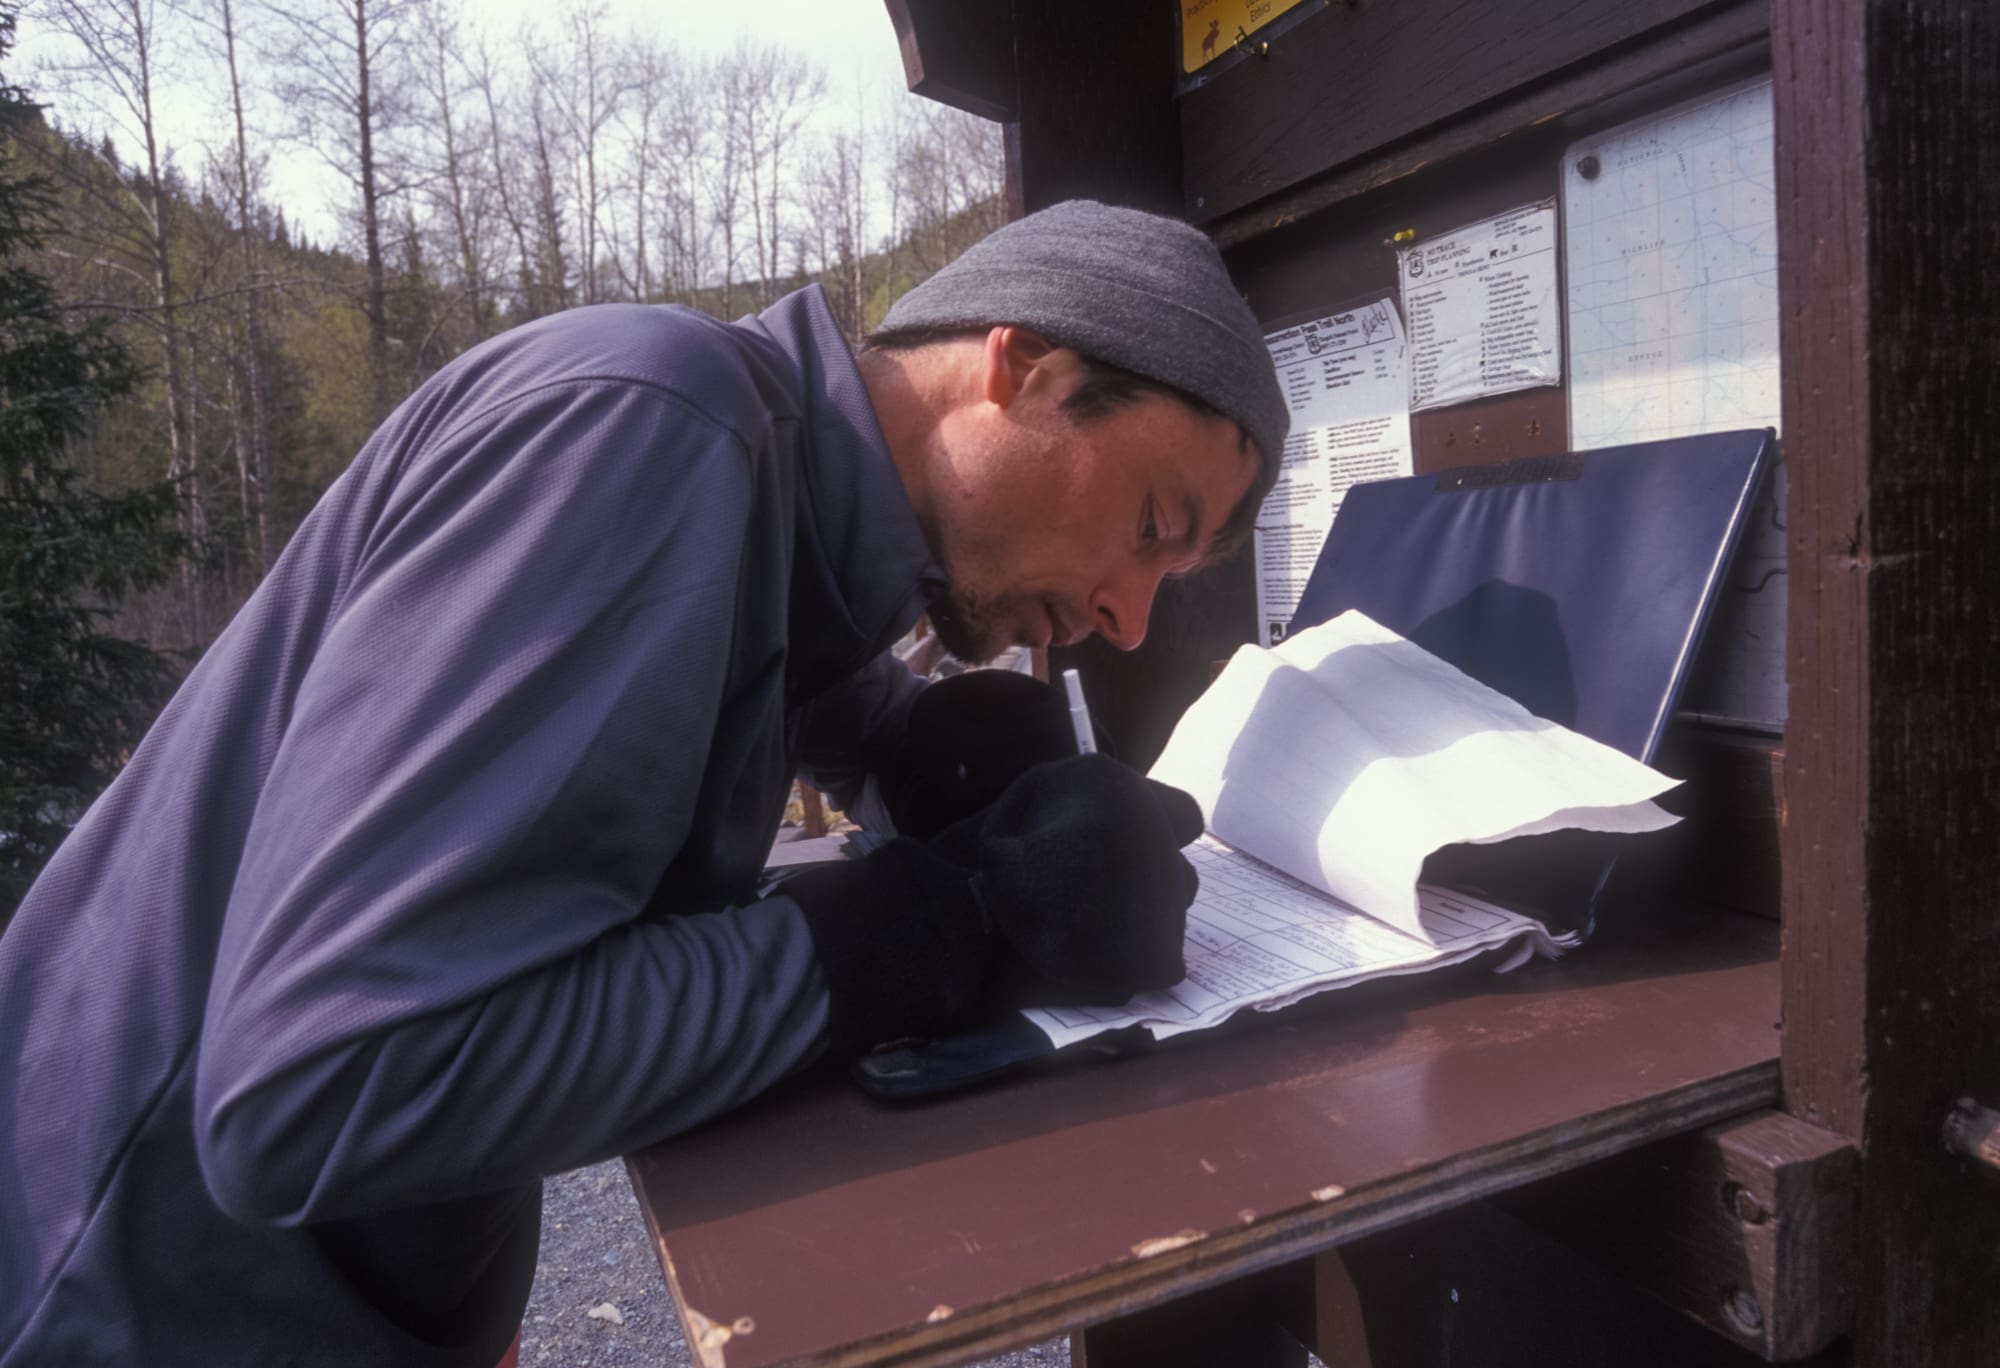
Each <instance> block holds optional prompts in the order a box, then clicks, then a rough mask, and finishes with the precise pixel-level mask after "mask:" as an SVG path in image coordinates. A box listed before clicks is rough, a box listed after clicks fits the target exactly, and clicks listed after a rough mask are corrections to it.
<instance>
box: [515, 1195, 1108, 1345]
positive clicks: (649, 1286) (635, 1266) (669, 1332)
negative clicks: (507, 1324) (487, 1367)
mask: <svg viewBox="0 0 2000 1368" xmlns="http://www.w3.org/2000/svg"><path fill="white" fill-rule="evenodd" d="M521 1363H522V1368H528V1365H549V1366H550V1368H640V1365H646V1366H647V1368H667V1366H669V1365H670V1366H671V1368H691V1363H690V1360H689V1358H688V1350H687V1342H686V1341H685V1340H683V1339H682V1338H681V1327H680V1320H679V1318H678V1317H676V1316H675V1315H674V1303H673V1298H671V1297H669V1296H668V1295H667V1285H666V1280H665V1278H664V1277H662V1275H661V1273H660V1263H659V1260H658V1259H657V1258H655V1257H654V1255H653V1250H652V1245H651V1242H650V1241H649V1240H648V1238H647V1235H646V1223H645V1221H644V1219H643V1218H641V1217H640V1215H639V1205H638V1202H637V1201H636V1200H635V1199H634V1198H633V1196H632V1186H631V1184H630V1183H628V1182H627V1181H626V1179H625V1166H624V1165H623V1164H620V1163H616V1162H613V1163H609V1164H598V1165H596V1166H595V1167H593V1168H586V1169H578V1170H577V1171H576V1172H574V1173H566V1174H563V1175H562V1176H561V1177H559V1178H552V1179H550V1180H549V1182H548V1183H547V1185H546V1187H545V1191H544V1195H543V1197H542V1252H541V1259H540V1262H539V1263H538V1264H537V1265H536V1268H535V1286H534V1290H533V1291H532V1292H530V1293H529V1294H528V1316H527V1322H526V1324H524V1325H523V1326H522V1327H521ZM1068 1364H1069V1345H1068V1343H1067V1342H1065V1341H1062V1340H1052V1341H1050V1342H1049V1343H1047V1344H1038V1345H1036V1346H1034V1347H1033V1348H1030V1349H1021V1350H1017V1351H1015V1352H1014V1353H1011V1354H1008V1355H1006V1356H1004V1357H1002V1358H996V1359H988V1360H986V1361H985V1363H984V1364H983V1365H982V1366H981V1368H1068Z"/></svg>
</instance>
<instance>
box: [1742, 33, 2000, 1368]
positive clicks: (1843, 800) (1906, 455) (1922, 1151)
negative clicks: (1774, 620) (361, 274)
mask: <svg viewBox="0 0 2000 1368" xmlns="http://www.w3.org/2000/svg"><path fill="white" fill-rule="evenodd" d="M1773 60H1774V66H1775V72H1776V80H1777V86H1776V119H1777V145H1778V214H1779V219H1778V223H1779V255H1780V270H1781V282H1780V289H1781V297H1782V300H1783V308H1784V319H1783V331H1782V336H1781V341H1782V345H1783V348H1784V360H1785V372H1784V407H1785V413H1784V417H1785V434H1786V447H1787V453H1788V462H1789V467H1790V471H1791V478H1792V485H1791V516H1790V528H1791V546H1790V555H1791V567H1790V568H1791V574H1790V578H1791V617H1790V624H1789V631H1790V646H1789V651H1790V655H1791V662H1790V664H1791V668H1790V681H1791V707H1790V723H1789V727H1788V731H1787V743H1786V773H1785V794H1786V804H1787V809H1788V816H1787V828H1786V835H1785V849H1784V860H1785V892H1784V902H1785V934H1786V959H1785V1033H1784V1035H1785V1039H1784V1073H1785V1098H1786V1106H1787V1109H1788V1110H1790V1111H1792V1112H1794V1113H1796V1114H1798V1115H1801V1116H1805V1117H1808V1118H1810V1119H1814V1120H1816V1121H1818V1122H1819V1123H1820V1124H1822V1125H1825V1126H1828V1127H1829V1128H1832V1129H1835V1130H1838V1131H1840V1132H1841V1133H1843V1134H1845V1135H1847V1136H1849V1137H1850V1138H1852V1139H1854V1140H1856V1141H1857V1142H1858V1143H1859V1144H1860V1146H1861V1150H1862V1159H1863V1162H1862V1184H1861V1191H1862V1204H1861V1243H1860V1268H1861V1274H1860V1286H1861V1289H1862V1290H1861V1300H1860V1304H1859V1308H1858V1312H1857V1317H1856V1335H1855V1361H1856V1362H1857V1363H1868V1364H1876V1363H1880V1364H1991V1363H1996V1362H2000V1296H1996V1295H1995V1288H1996V1287H2000V1206H1996V1205H1995V1200H1994V1194H1993V1191H1992V1190H1991V1188H1990V1186H1988V1185H1986V1184H1984V1183H1982V1182H1981V1181H1980V1180H1981V1179H1982V1177H1983V1175H1982V1174H1980V1173H1977V1172H1974V1171H1973V1170H1974V1168H1975V1166H1974V1165H1973V1164H1971V1163H1970V1162H1969V1161H1968V1160H1966V1159H1964V1158H1962V1157H1961V1156H1958V1155H1955V1154H1952V1153H1950V1152H1948V1151H1947V1150H1945V1149H1944V1147H1943V1145H1942V1144H1941V1142H1940V1128H1941V1126H1942V1124H1943V1122H1944V1118H1945V1116H1946V1115H1947V1113H1948V1112H1949V1111H1950V1109H1951V1107H1952V1104H1953V1101H1954V1099H1956V1098H1957V1097H1959V1096H1960V1095H1970V1096H1973V1097H1977V1098H1983V1099H1991V1098H1993V1097H1995V1096H1996V1095H2000V934H1996V928H2000V918H1996V916H1995V913H1994V889H1995V887H1996V886H2000V435H1996V431H1995V420H1994V412H1993V393H1994V376H1995V375H1996V374H2000V327H1996V319H2000V273H1996V271H1995V269H1994V262H1995V259H1996V255H2000V6H1995V5H1993V4H1966V3H1957V2H1955V0H1953V2H1950V3H1948V2H1947V0H1777V3H1776V4H1775V5H1774V8H1773ZM1989 1104H1990V1103H1989Z"/></svg>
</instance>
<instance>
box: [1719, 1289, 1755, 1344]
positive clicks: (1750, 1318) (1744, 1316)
mask: <svg viewBox="0 0 2000 1368" xmlns="http://www.w3.org/2000/svg"><path fill="white" fill-rule="evenodd" d="M1722 1310H1723V1314H1724V1315H1726V1316H1728V1317H1729V1322H1730V1324H1732V1325H1734V1326H1735V1327H1736V1328H1737V1329H1738V1330H1740V1331H1742V1332H1743V1333H1744V1334H1746V1335H1754V1334H1757V1333H1758V1332H1759V1331H1761V1330H1762V1329H1763V1328H1764V1308H1763V1307H1761V1306H1759V1305H1757V1298H1756V1297H1755V1296H1753V1295H1752V1294H1751V1292H1750V1289H1748V1288H1746V1287H1725V1288H1723V1289H1722Z"/></svg>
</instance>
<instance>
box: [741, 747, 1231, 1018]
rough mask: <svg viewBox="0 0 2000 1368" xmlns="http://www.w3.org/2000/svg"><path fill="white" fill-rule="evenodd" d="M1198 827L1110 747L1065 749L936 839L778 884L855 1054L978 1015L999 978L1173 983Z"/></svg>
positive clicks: (1054, 996)
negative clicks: (1068, 752) (809, 941)
mask: <svg viewBox="0 0 2000 1368" xmlns="http://www.w3.org/2000/svg"><path fill="white" fill-rule="evenodd" d="M1200 833H1201V813H1200V810H1199V809H1198V808H1197V807H1196V806H1195V803H1194V800H1193V799H1192V798H1190V797H1188V795H1187V794H1185V793H1182V792H1181V791H1180V790H1178V789H1173V788H1168V787H1167V786H1166V785H1164V784H1158V783H1155V782H1153V781H1152V780H1150V779H1146V778H1144V777H1142V776H1140V775H1138V774H1136V773H1134V772H1133V771H1131V770H1129V769H1126V768H1125V767H1124V766H1122V765H1120V764H1118V762H1117V761H1115V760H1112V759H1110V758H1108V757H1106V756H1101V755H1081V756H1069V757H1067V758H1065V759H1062V760H1055V761H1049V762H1046V763H1043V764H1040V765H1036V766H1033V767H1032V768H1030V769H1029V770H1028V771H1027V772H1026V773H1024V774H1022V775H1021V776H1020V777H1019V778H1018V779H1017V780H1015V781H1014V782H1013V783H1012V784H1010V785H1008V786H1007V788H1006V789H1005V791H1004V792H1003V793H1002V794H1001V795H1000V797H999V799H998V800H996V801H995V802H994V803H993V804H992V805H991V806H990V807H989V808H987V809H986V810H985V811H982V812H979V813H976V814H975V815H973V816H971V817H968V818H966V819H964V820H963V821H961V822H959V823H958V824H956V825H954V826H953V827H951V828H949V829H947V830H946V831H944V832H943V833H942V834H940V835H939V837H938V838H937V839H936V840H935V841H934V842H932V843H931V844H929V845H924V844H921V843H919V842H916V841H913V840H909V839H899V840H896V841H892V842H890V843H889V844H888V845H886V846H884V847H883V848H882V849H880V850H878V851H876V852H875V853H874V854H872V855H869V856H868V857H867V858H865V859H862V860H857V861H854V862H852V863H850V864H844V865H831V866H827V867H824V868H821V869H815V870H810V871H808V872H806V873H804V874H801V875H799V876H797V877H795V878H793V879H791V880H788V881H787V882H786V883H784V884H783V885H781V887H780V889H779V891H780V892H781V893H784V894H788V895H790V896H791V897H792V898H793V899H794V900H796V901H797V903H798V904H799V906H800V908H801V909H802V910H803V912H804V914H805V918H806V924H807V926H808V927H809V928H810V929H811V931H812V936H813V944H814V947H815V949H816V950H817V952H818V954H819V959H820V963H821V966H822V967H823V968H824V970H825V971H826V978H827V989H828V993H829V996H830V999H831V1003H830V1010H829V1016H830V1028H831V1031H832V1035H833V1045H834V1048H835V1049H836V1050H837V1051H840V1052H841V1053H844V1054H858V1053H860V1052H862V1051H865V1050H867V1049H868V1048H870V1047H872V1046H875V1045H878V1044H881V1043H883V1042H885V1041H889V1040H897V1039H904V1038H908V1037H911V1036H924V1037H929V1036H935V1035H940V1034H944V1033H945V1032H948V1031H950V1030H953V1029H955V1028H958V1027H961V1026H964V1025H967V1024H969V1023H970V1022H971V1021H972V1020H973V1019H974V1018H975V1016H976V1014H977V1012H978V1011H979V1009H980V1008H981V1007H982V1006H983V1005H985V1004H986V1003H987V1001H988V1000H989V998H990V996H991V989H992V988H993V986H994V984H995V982H996V981H997V980H999V979H1001V978H1002V977H1005V978H1006V979H1008V980H1010V981H1014V982H1012V983H1011V985H1010V986H1012V987H1013V988H1015V989H1016V990H1022V991H1024V992H1025V995H1026V996H1030V997H1032V998H1034V999H1035V1000H1038V1001H1043V1002H1107V1001H1109V1002H1120V1001H1123V1000H1124V999H1125V998H1128V997H1130V996H1131V995H1132V994H1133V993H1137V992H1144V991H1147V990H1149V989H1156V988H1167V987H1171V986H1172V985H1173V984H1175V983H1177V982H1179V981H1180V978H1181V976H1182V974H1183V973H1184V972H1185V970H1184V966H1183V964H1182V961H1181V943H1182V938H1183V936H1184V934H1185V931H1186V924H1187V909H1188V906H1189V904H1190V903H1192V902H1193V901H1194V893H1195V887H1196V879H1195V873H1194V868H1193V866H1191V865H1190V864H1189V863H1188V862H1187V858H1186V857H1185V856H1183V855H1182V854H1181V853H1180V852H1181V847H1182V846H1184V845H1186V844H1187V843H1188V842H1189V841H1192V840H1193V839H1194V838H1195V837H1196V836H1198V835H1200ZM1024 976H1025V978H1026V979H1027V982H1026V984H1021V983H1019V982H1018V980H1019V979H1020V978H1022V977H1024Z"/></svg>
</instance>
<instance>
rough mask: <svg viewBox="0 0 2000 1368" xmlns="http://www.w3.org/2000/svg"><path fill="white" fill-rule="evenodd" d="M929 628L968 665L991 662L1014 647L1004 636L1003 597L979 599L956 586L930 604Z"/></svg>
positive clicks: (1005, 621)
mask: <svg viewBox="0 0 2000 1368" xmlns="http://www.w3.org/2000/svg"><path fill="white" fill-rule="evenodd" d="M929 611H930V619H931V628H932V630H934V631H935V632H936V633H937V636H938V640H939V641H940V642H942V643H943V644H944V648H945V649H946V650H947V651H950V652H951V653H952V654H953V655H954V656H957V657H958V658H959V659H960V660H963V661H965V662H966V663H967V664H975V665H976V664H979V663H981V662H984V661H988V660H991V659H993V657H994V656H997V655H999V654H1000V653H1001V652H1002V651H1004V650H1006V649H1007V648H1008V647H1009V646H1012V645H1014V644H1016V643H1015V642H1014V641H1013V639H1012V637H1011V636H1010V635H1009V634H1008V632H1007V626H1006V624H1007V615H1006V604H1005V599H1004V597H1003V598H1002V599H1001V600H998V601H994V600H989V599H982V598H980V597H979V595H977V594H975V593H973V592H972V591H971V590H969V589H961V588H958V587H956V586H954V587H952V588H949V589H947V590H946V591H945V592H944V594H943V595H942V596H940V597H939V598H936V599H934V600H932V601H931V605H930V610H929Z"/></svg>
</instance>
